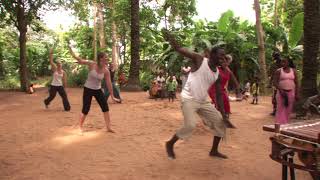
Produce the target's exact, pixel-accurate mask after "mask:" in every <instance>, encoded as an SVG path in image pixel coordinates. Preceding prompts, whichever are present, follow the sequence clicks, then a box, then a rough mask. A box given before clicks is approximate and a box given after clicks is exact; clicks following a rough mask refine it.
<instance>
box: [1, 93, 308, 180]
mask: <svg viewBox="0 0 320 180" xmlns="http://www.w3.org/2000/svg"><path fill="white" fill-rule="evenodd" d="M67 92H68V96H69V100H70V103H71V111H70V112H64V111H63V108H62V102H61V98H60V97H59V96H57V97H56V99H54V100H53V102H52V104H51V105H50V107H49V109H45V108H44V105H43V100H44V98H46V97H47V95H48V92H47V90H46V89H41V90H38V91H37V92H36V93H35V94H32V95H28V94H24V93H20V92H0V110H1V116H0V179H1V180H2V179H3V180H33V179H35V180H47V179H49V180H51V179H52V180H64V179H67V180H73V179H74V180H87V179H92V180H106V179H107V180H112V179H116V180H118V179H120V180H122V179H123V180H125V179H128V180H131V179H164V180H167V179H168V180H176V179H190V180H193V179H197V180H201V179H210V180H211V179H212V180H213V179H214V180H257V179H259V180H276V179H281V166H280V165H279V164H278V163H276V162H274V161H272V160H271V159H270V158H269V153H270V148H271V143H270V141H269V137H270V136H271V133H267V132H264V131H263V130H262V126H263V125H265V124H271V123H273V117H271V116H269V113H270V111H271V103H270V98H269V97H261V98H260V104H259V105H251V104H250V103H249V102H245V101H244V102H232V103H231V108H232V112H233V113H232V115H231V119H232V121H233V122H234V124H235V125H236V126H237V129H235V130H228V132H227V138H226V140H225V141H224V142H222V143H221V146H220V150H221V152H223V153H225V154H227V155H228V156H229V159H226V160H222V159H218V158H212V157H209V156H208V153H209V150H210V148H211V143H212V133H211V132H210V131H209V130H208V129H206V128H204V126H203V125H202V124H201V123H199V125H198V127H197V128H196V130H195V131H194V133H193V136H192V137H191V138H190V139H188V140H186V141H181V142H178V144H177V145H176V148H175V152H176V155H177V159H176V160H169V159H168V158H167V156H166V153H165V149H164V142H165V141H166V140H168V139H169V138H171V136H172V135H173V134H174V132H175V131H176V130H177V129H178V128H179V127H180V125H181V123H182V114H181V111H180V102H179V100H177V101H175V102H174V103H169V102H168V100H162V101H161V100H158V101H155V100H152V99H148V95H147V93H146V92H139V93H128V92H124V93H122V96H123V99H124V102H123V104H112V103H111V104H109V107H110V109H111V120H112V127H113V129H114V130H115V131H116V133H115V134H112V133H106V132H104V125H105V124H104V121H103V118H102V114H101V111H100V108H99V106H98V104H97V103H96V102H95V100H93V102H92V104H93V105H92V106H91V111H90V112H89V115H88V118H87V121H86V123H85V128H86V132H85V133H84V135H83V136H81V135H79V134H78V133H76V131H75V130H74V129H72V128H71V127H72V126H73V125H74V124H76V123H77V122H78V117H79V113H80V110H81V106H82V89H80V88H77V89H68V90H67ZM178 98H179V97H178ZM296 179H297V180H309V179H310V180H311V178H310V176H309V174H307V173H305V172H302V171H297V172H296Z"/></svg>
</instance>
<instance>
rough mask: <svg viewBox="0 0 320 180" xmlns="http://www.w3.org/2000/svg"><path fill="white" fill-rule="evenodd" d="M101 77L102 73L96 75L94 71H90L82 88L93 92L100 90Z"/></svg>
mask: <svg viewBox="0 0 320 180" xmlns="http://www.w3.org/2000/svg"><path fill="white" fill-rule="evenodd" d="M103 77H104V73H102V74H98V73H97V71H96V70H95V69H93V70H91V71H90V72H89V74H88V78H87V80H86V83H85V84H84V87H86V88H89V89H94V90H98V89H101V81H102V79H103Z"/></svg>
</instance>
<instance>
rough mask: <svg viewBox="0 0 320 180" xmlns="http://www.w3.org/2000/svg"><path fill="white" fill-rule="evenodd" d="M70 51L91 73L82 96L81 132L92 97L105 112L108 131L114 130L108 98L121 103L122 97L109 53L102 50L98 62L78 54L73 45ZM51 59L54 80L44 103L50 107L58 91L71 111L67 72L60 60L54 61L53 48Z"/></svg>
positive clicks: (66, 109)
mask: <svg viewBox="0 0 320 180" xmlns="http://www.w3.org/2000/svg"><path fill="white" fill-rule="evenodd" d="M69 51H70V53H71V55H72V57H73V58H74V59H76V60H77V62H78V63H79V64H80V65H86V66H88V67H89V73H88V77H87V80H86V82H85V84H84V90H83V96H82V100H83V104H82V111H81V114H80V119H79V123H78V124H77V125H78V126H79V129H80V132H81V133H82V132H83V130H84V129H83V123H84V121H85V119H86V117H87V115H88V113H89V111H90V107H91V100H92V97H95V99H96V101H97V102H98V104H99V106H100V108H101V110H102V112H103V116H104V120H105V123H106V131H107V132H114V131H113V130H112V128H111V124H110V115H109V107H108V104H107V99H108V97H109V96H111V99H112V100H113V101H114V102H118V103H120V102H121V98H120V94H119V92H118V90H117V89H116V88H115V83H114V69H113V67H112V65H109V66H108V57H107V54H105V53H102V52H100V53H98V56H97V62H95V61H92V60H85V59H82V58H80V57H78V56H76V55H75V53H74V52H73V50H72V48H71V47H69ZM49 61H50V65H51V70H52V73H53V80H52V82H51V85H50V89H49V97H48V98H47V99H45V100H44V104H45V106H46V108H48V106H49V104H50V102H51V101H52V100H53V99H54V98H55V96H56V94H57V92H58V93H59V95H60V96H61V98H62V101H63V106H64V110H65V111H70V108H71V107H70V103H69V100H68V97H67V93H66V91H65V88H66V82H67V74H66V72H65V71H64V70H63V69H62V64H61V62H60V61H59V60H58V61H56V63H54V62H53V49H50V52H49ZM103 79H104V80H105V91H104V92H105V94H104V93H103V91H102V88H101V83H102V80H103ZM115 96H116V97H115Z"/></svg>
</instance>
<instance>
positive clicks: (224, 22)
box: [218, 10, 233, 32]
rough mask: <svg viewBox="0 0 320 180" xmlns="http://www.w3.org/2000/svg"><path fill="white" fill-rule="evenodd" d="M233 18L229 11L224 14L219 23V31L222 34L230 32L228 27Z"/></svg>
mask: <svg viewBox="0 0 320 180" xmlns="http://www.w3.org/2000/svg"><path fill="white" fill-rule="evenodd" d="M232 18H233V12H232V11H231V10H228V11H227V12H224V13H223V14H222V15H221V17H220V19H219V22H218V30H219V31H221V32H226V31H227V30H228V26H229V25H230V21H231V19H232Z"/></svg>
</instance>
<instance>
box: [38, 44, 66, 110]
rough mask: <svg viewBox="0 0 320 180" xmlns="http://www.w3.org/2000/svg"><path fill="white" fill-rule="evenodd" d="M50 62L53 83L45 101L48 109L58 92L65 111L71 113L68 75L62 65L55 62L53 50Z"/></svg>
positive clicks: (50, 53) (51, 50)
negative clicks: (66, 89)
mask: <svg viewBox="0 0 320 180" xmlns="http://www.w3.org/2000/svg"><path fill="white" fill-rule="evenodd" d="M49 61H50V65H51V70H52V73H53V74H52V76H53V78H52V82H51V85H50V89H49V97H48V98H47V99H45V100H44V104H45V106H46V108H48V106H49V104H50V102H51V101H52V100H53V99H54V98H55V97H56V94H57V92H58V93H59V95H60V96H61V98H62V102H63V107H64V110H65V111H70V108H71V107H70V103H69V101H68V97H67V93H66V91H65V88H66V85H67V74H66V73H65V71H64V70H63V69H62V64H61V62H60V61H57V64H55V63H54V62H53V49H50V52H49Z"/></svg>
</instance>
